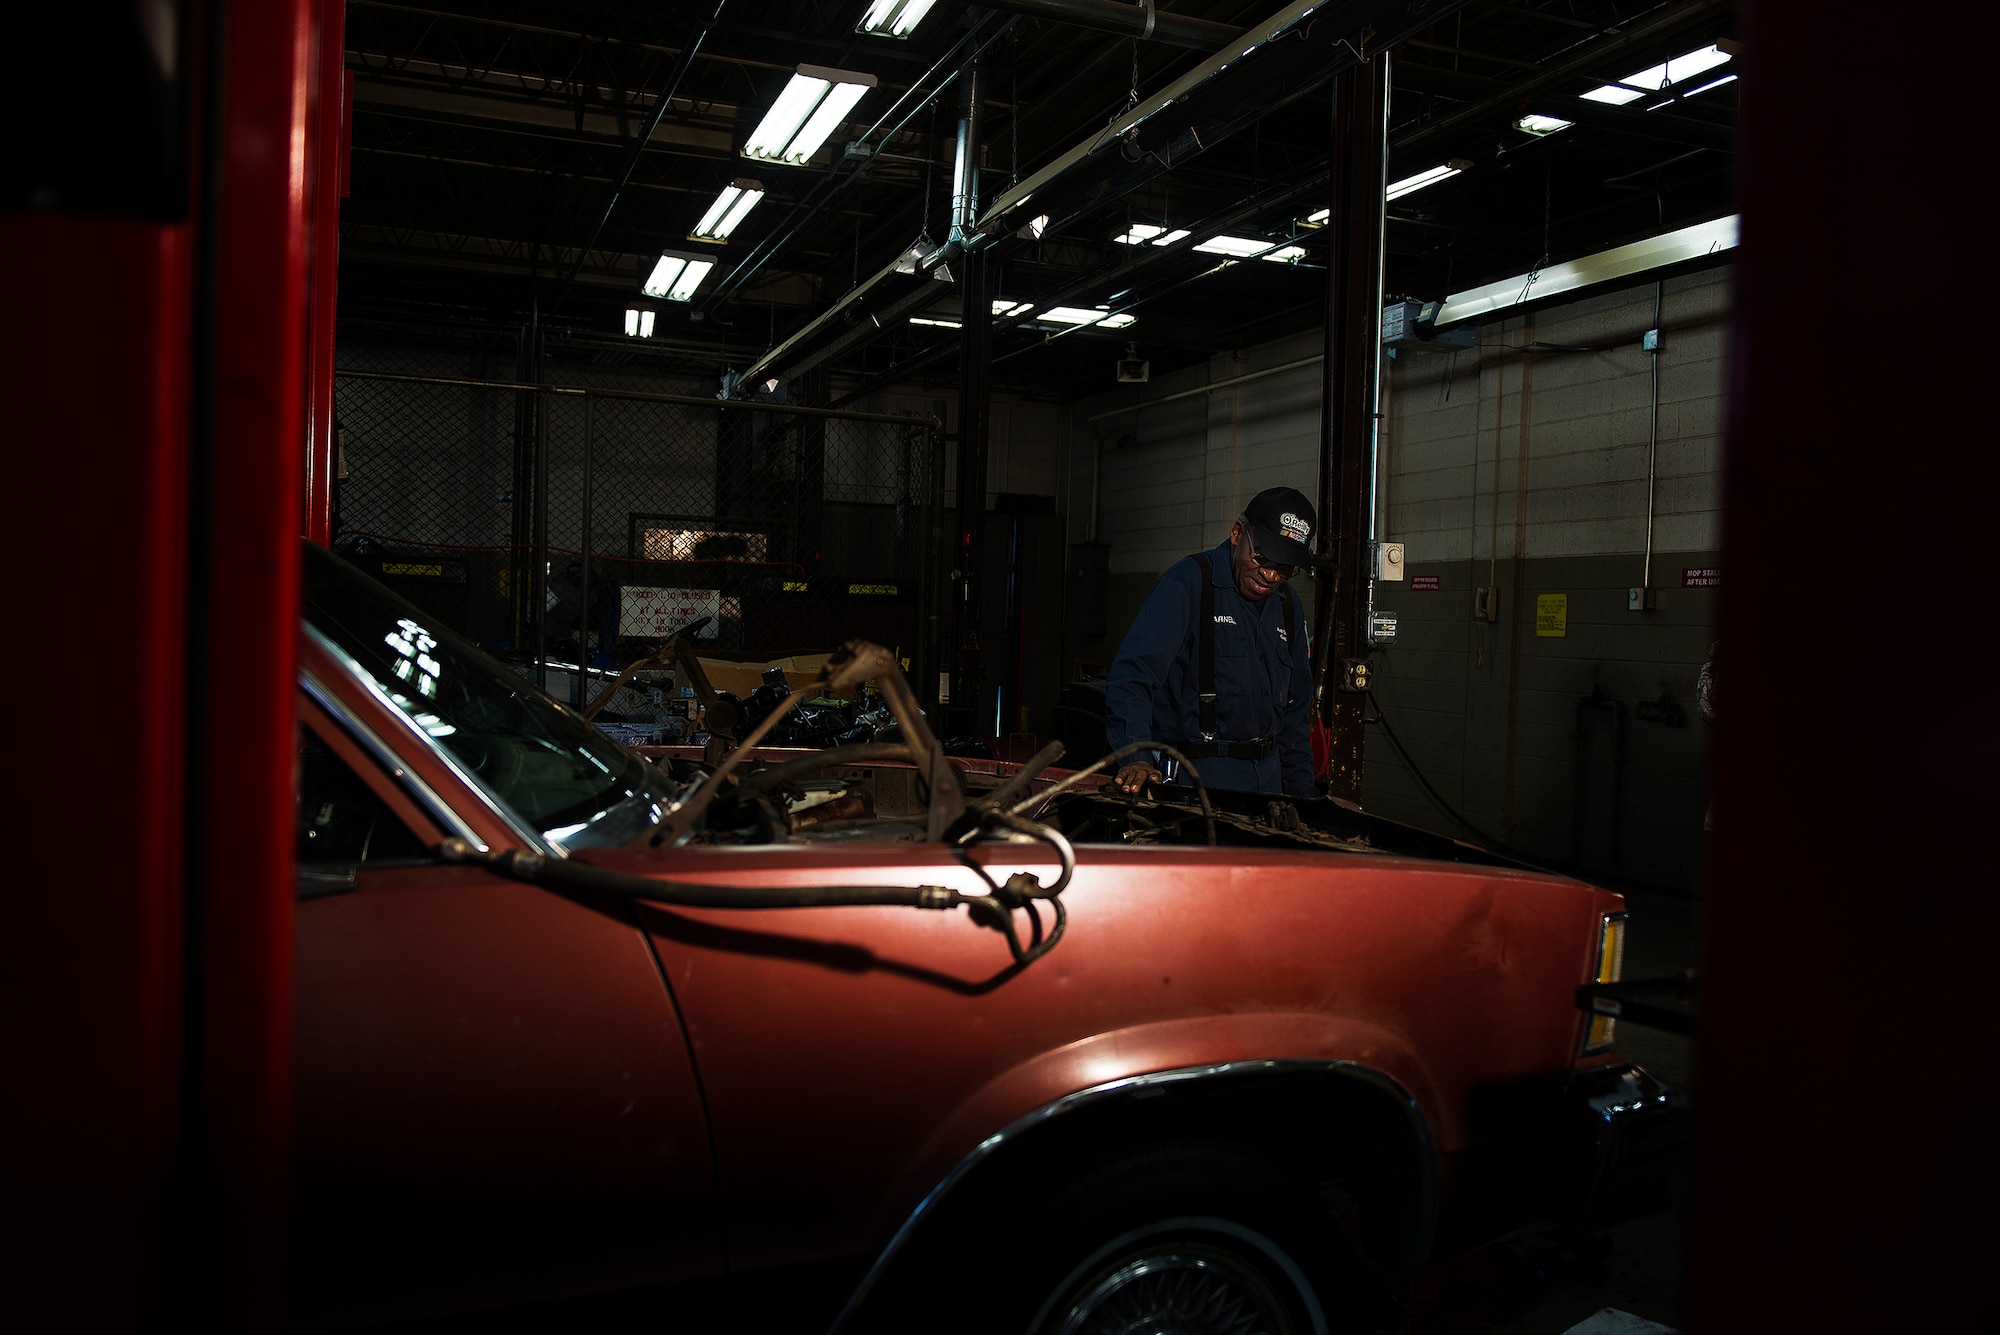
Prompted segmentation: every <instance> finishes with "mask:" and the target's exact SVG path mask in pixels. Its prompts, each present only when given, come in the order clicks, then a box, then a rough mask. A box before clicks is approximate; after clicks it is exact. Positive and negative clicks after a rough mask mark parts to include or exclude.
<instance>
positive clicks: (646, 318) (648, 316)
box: [639, 311, 653, 338]
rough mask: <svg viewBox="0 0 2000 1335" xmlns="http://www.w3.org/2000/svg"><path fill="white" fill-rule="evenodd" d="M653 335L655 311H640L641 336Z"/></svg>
mask: <svg viewBox="0 0 2000 1335" xmlns="http://www.w3.org/2000/svg"><path fill="white" fill-rule="evenodd" d="M652 336H653V313H652V312H651V311H640V312H639V337H640V338H651V337H652Z"/></svg>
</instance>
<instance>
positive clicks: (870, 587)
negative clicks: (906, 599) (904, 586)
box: [847, 584, 896, 597]
mask: <svg viewBox="0 0 2000 1335" xmlns="http://www.w3.org/2000/svg"><path fill="white" fill-rule="evenodd" d="M847 591H848V592H849V593H853V594H869V593H886V594H888V595H889V596H890V597H894V596H895V594H896V586H895V585H893V584H850V585H848V586H847Z"/></svg>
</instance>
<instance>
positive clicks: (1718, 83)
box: [1681, 74, 1736, 97]
mask: <svg viewBox="0 0 2000 1335" xmlns="http://www.w3.org/2000/svg"><path fill="white" fill-rule="evenodd" d="M1735 82H1736V76H1735V75H1734V74H1725V75H1723V76H1722V77H1721V78H1720V79H1711V80H1710V81H1709V82H1707V83H1705V84H1703V85H1702V86H1701V87H1699V88H1693V89H1690V90H1688V91H1687V92H1685V93H1682V94H1681V96H1682V97H1698V96H1700V95H1701V94H1702V93H1705V92H1707V91H1708V90H1709V89H1711V88H1720V87H1722V85H1724V84H1726V83H1735Z"/></svg>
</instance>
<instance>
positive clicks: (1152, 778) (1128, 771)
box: [1115, 760, 1160, 793]
mask: <svg viewBox="0 0 2000 1335" xmlns="http://www.w3.org/2000/svg"><path fill="white" fill-rule="evenodd" d="M1159 778H1160V771H1159V770H1158V769H1157V768H1155V767H1154V766H1153V765H1151V764H1149V763H1148V762H1146V761H1144V760H1135V761H1133V762H1132V763H1131V764H1129V765H1127V766H1126V767H1125V768H1124V769H1121V770H1119V771H1118V778H1117V779H1116V780H1115V782H1116V783H1117V785H1118V791H1120V792H1123V793H1136V792H1138V791H1139V790H1140V789H1141V788H1144V787H1145V786H1146V785H1147V784H1149V783H1156V782H1158V780H1159Z"/></svg>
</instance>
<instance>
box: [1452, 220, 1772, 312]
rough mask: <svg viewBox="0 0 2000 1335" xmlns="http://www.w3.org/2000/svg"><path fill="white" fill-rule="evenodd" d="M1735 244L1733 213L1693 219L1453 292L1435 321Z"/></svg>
mask: <svg viewBox="0 0 2000 1335" xmlns="http://www.w3.org/2000/svg"><path fill="white" fill-rule="evenodd" d="M1736 244H1737V216H1736V215H1735V214H1733V213H1732V214H1730V215H1729V216H1728V217H1726V218H1717V219H1715V220H1714V221H1713V222H1705V223H1696V224H1694V225H1693V226H1691V227H1682V228H1679V229H1677V230H1675V231H1672V232H1664V233H1662V234H1661V235H1659V236H1651V237H1647V238H1646V239H1645V240H1643V241H1634V242H1632V243H1631V244H1629V245H1624V246H1614V247H1612V248H1611V249H1610V250H1601V251H1599V252H1598V253H1597V254H1595V255H1586V256H1584V257H1583V258H1582V259H1576V260H1565V261H1564V262H1563V263H1561V264H1551V265H1549V266H1547V267H1546V268H1541V269H1537V270H1535V271H1534V272H1533V273H1528V274H1517V275H1516V276H1514V277H1512V278H1503V279H1501V280H1500V281H1499V282H1497V283H1488V284H1486V285H1485V286H1483V287H1475V288H1472V289H1470V290H1468V291H1465V292H1455V293H1453V294H1452V295H1451V296H1448V297H1446V298H1445V299H1444V305H1442V306H1441V307H1439V308H1438V313H1437V320H1436V323H1437V324H1439V325H1448V324H1454V323H1456V322H1457V321H1460V320H1470V319H1474V318H1477V317H1479V316H1482V315H1492V314H1494V313H1495V312H1497V311H1505V310H1507V309H1509V308H1510V307H1514V306H1519V305H1522V304H1524V303H1526V302H1531V301H1542V300H1545V299H1546V298H1549V297H1553V296H1559V295H1561V294H1563V293H1567V292H1574V291H1576V290H1577V289H1579V288H1586V287H1592V286H1595V285H1596V284H1598V283H1607V282H1610V281H1612V280H1613V279H1618V278H1630V277H1633V276H1634V275H1636V274H1642V273H1650V272H1651V271H1652V270H1654V269H1664V268H1666V267H1667V266H1668V265H1670V264H1679V263H1681V262H1683V261H1685V260H1692V259H1699V258H1700V257H1701V256H1703V255H1718V254H1721V253H1722V252H1724V251H1729V250H1734V249H1735V248H1736Z"/></svg>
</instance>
